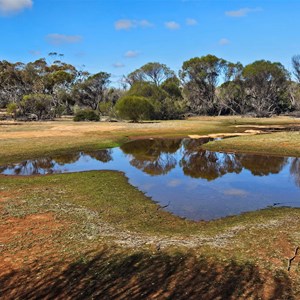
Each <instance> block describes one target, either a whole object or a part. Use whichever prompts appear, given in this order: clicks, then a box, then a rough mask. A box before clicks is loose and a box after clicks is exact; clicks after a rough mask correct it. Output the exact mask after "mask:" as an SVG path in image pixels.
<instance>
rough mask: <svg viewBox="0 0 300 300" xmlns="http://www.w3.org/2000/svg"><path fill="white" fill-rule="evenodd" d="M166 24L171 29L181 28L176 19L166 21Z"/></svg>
mask: <svg viewBox="0 0 300 300" xmlns="http://www.w3.org/2000/svg"><path fill="white" fill-rule="evenodd" d="M165 26H166V27H167V28H168V29H170V30H176V29H179V28H180V25H179V24H178V23H177V22H174V21H170V22H165Z"/></svg>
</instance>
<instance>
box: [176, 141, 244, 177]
mask: <svg viewBox="0 0 300 300" xmlns="http://www.w3.org/2000/svg"><path fill="white" fill-rule="evenodd" d="M202 144H203V141H202V140H186V141H185V142H184V152H183V156H182V159H181V160H180V166H181V167H182V169H183V172H184V174H185V175H187V176H190V177H192V178H203V179H206V180H208V181H210V180H215V179H217V178H218V177H221V176H223V175H224V174H226V173H233V172H235V173H239V172H241V171H242V166H241V164H240V163H239V161H237V160H236V159H235V156H234V154H225V153H216V152H211V151H205V150H202V149H201V145H202Z"/></svg>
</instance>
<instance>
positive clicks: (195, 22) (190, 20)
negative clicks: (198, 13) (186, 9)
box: [186, 18, 198, 26]
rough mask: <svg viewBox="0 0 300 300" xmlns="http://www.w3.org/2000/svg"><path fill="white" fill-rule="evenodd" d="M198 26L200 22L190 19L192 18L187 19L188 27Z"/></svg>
mask: <svg viewBox="0 0 300 300" xmlns="http://www.w3.org/2000/svg"><path fill="white" fill-rule="evenodd" d="M197 24H198V21H197V20H195V19H190V18H189V19H186V25H188V26H195V25H197Z"/></svg>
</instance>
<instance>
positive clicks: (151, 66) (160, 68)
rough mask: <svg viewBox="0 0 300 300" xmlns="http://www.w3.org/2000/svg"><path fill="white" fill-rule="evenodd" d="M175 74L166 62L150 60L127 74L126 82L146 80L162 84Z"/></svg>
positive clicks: (158, 84)
mask: <svg viewBox="0 0 300 300" xmlns="http://www.w3.org/2000/svg"><path fill="white" fill-rule="evenodd" d="M174 76H175V73H174V71H172V70H171V69H170V68H169V67H167V66H166V65H165V64H161V63H158V62H150V63H147V64H145V65H143V66H142V67H140V68H139V69H137V70H135V71H133V72H131V73H130V74H129V75H128V76H127V78H126V82H127V83H129V84H130V85H133V84H134V83H136V82H140V81H145V82H150V83H153V84H155V85H156V86H160V85H161V84H162V83H163V82H164V81H165V80H167V79H168V78H171V77H174Z"/></svg>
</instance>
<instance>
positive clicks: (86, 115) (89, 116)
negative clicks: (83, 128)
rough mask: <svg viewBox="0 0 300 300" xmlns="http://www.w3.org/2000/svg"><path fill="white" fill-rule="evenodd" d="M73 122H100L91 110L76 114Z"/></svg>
mask: <svg viewBox="0 0 300 300" xmlns="http://www.w3.org/2000/svg"><path fill="white" fill-rule="evenodd" d="M73 120H74V121H75V122H80V121H100V117H99V115H97V113H96V112H95V111H94V110H92V109H83V110H79V111H77V112H76V114H75V116H74V119H73Z"/></svg>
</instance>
